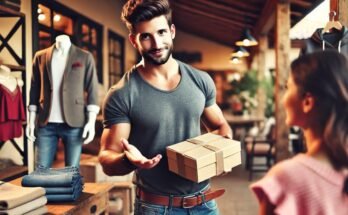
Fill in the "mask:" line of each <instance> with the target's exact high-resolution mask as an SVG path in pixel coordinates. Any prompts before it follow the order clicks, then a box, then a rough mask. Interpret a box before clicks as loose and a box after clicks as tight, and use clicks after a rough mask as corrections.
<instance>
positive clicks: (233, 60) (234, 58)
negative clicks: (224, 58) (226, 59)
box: [230, 57, 241, 64]
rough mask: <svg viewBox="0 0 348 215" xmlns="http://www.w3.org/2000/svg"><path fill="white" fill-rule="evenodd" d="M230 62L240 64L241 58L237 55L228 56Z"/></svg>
mask: <svg viewBox="0 0 348 215" xmlns="http://www.w3.org/2000/svg"><path fill="white" fill-rule="evenodd" d="M230 63H232V64H240V63H241V60H240V59H239V57H231V58H230Z"/></svg>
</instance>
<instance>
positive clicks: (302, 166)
mask: <svg viewBox="0 0 348 215" xmlns="http://www.w3.org/2000/svg"><path fill="white" fill-rule="evenodd" d="M344 180H345V176H344V175H343V173H340V172H337V171H335V170H334V169H332V168H331V167H330V166H328V165H326V164H323V163H322V162H320V161H317V160H315V159H314V158H312V157H309V156H307V155H304V154H300V155H297V156H295V157H294V158H292V159H289V160H286V161H283V162H280V163H278V164H277V165H276V166H274V167H273V168H272V169H271V170H270V171H269V172H268V173H267V175H266V176H265V177H264V178H262V179H261V180H259V181H257V182H256V183H254V184H252V185H251V186H250V188H251V190H252V191H253V192H254V193H255V194H256V196H257V198H258V199H259V200H260V199H261V198H262V196H264V195H266V196H267V197H268V199H269V201H270V202H271V203H272V204H274V205H275V206H276V208H275V214H286V215H347V214H348V196H347V195H344V194H343V193H342V189H343V184H344Z"/></svg>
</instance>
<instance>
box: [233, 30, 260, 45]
mask: <svg viewBox="0 0 348 215" xmlns="http://www.w3.org/2000/svg"><path fill="white" fill-rule="evenodd" d="M257 44H258V42H257V41H256V39H255V38H254V37H253V36H252V35H251V33H250V29H248V28H246V29H244V31H243V35H242V37H241V39H240V40H238V41H237V42H236V45H237V46H256V45H257Z"/></svg>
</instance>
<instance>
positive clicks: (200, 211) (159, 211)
mask: <svg viewBox="0 0 348 215" xmlns="http://www.w3.org/2000/svg"><path fill="white" fill-rule="evenodd" d="M218 214H219V210H218V207H217V204H216V201H215V200H211V201H209V202H205V203H203V204H202V205H198V206H195V207H193V208H177V207H168V206H162V205H154V204H148V203H145V202H143V201H141V200H139V199H138V198H136V199H135V211H134V215H218Z"/></svg>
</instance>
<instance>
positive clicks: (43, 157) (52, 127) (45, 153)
mask: <svg viewBox="0 0 348 215" xmlns="http://www.w3.org/2000/svg"><path fill="white" fill-rule="evenodd" d="M82 132H83V128H73V127H70V126H69V125H68V124H66V123H48V124H47V125H46V126H44V127H39V128H38V130H37V134H36V141H35V157H36V159H35V160H36V161H35V166H39V165H40V166H43V167H46V168H49V167H51V166H52V163H53V159H54V156H55V154H56V151H57V146H58V141H59V139H60V138H61V140H62V141H63V144H64V158H65V166H75V167H79V164H80V156H81V150H82V142H83V139H82Z"/></svg>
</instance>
